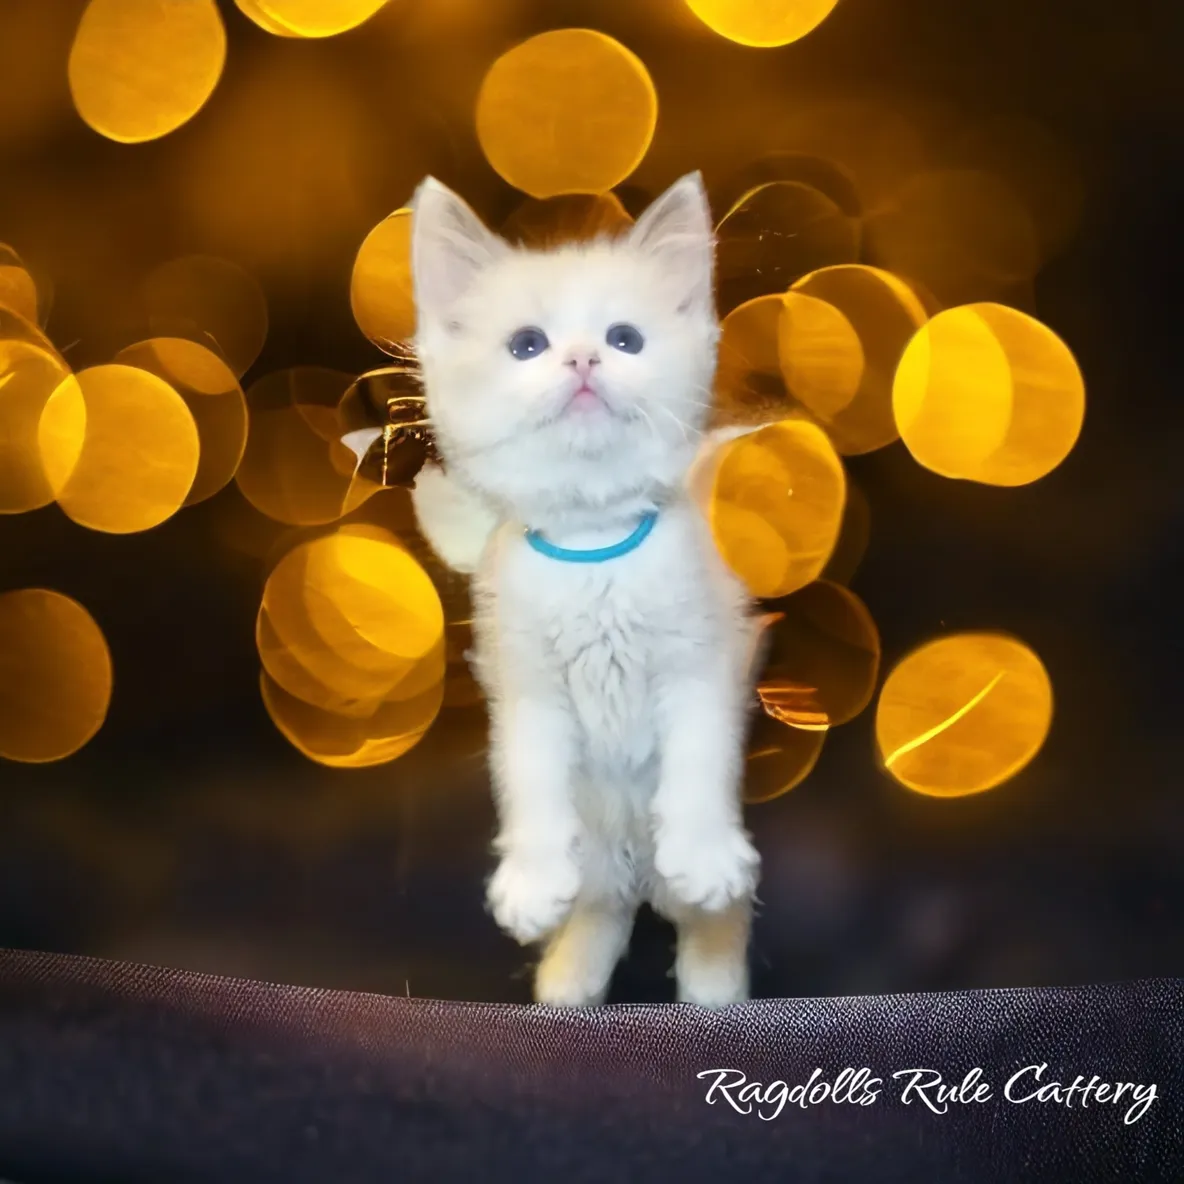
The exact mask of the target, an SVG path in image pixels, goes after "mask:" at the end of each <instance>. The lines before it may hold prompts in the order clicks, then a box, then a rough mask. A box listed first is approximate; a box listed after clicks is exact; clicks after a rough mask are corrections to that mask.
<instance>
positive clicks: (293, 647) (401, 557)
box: [256, 526, 446, 768]
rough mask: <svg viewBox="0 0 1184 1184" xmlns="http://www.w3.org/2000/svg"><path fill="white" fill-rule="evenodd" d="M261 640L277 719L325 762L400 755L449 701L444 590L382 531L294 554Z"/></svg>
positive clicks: (361, 530)
mask: <svg viewBox="0 0 1184 1184" xmlns="http://www.w3.org/2000/svg"><path fill="white" fill-rule="evenodd" d="M256 641H257V644H258V648H259V656H260V659H261V661H262V662H263V667H264V674H263V698H264V703H265V704H266V706H267V709H268V712H269V714H270V715H271V717H272V719H273V721H274V722H275V724H276V726H277V727H278V728H279V729H280V731H281V732H283V734H284V735H285V736H286V737H287V738H288V740H289V741H290V742H291V743H292V744H293V745H295V746H296V747H297V748H298V749H299V750H300V751H301V752H303V753H304V754H305V755H306V756H308V757H309V758H310V759H312V760H316V761H320V762H321V763H322V764H329V765H334V766H337V767H355V768H358V767H362V766H363V765H371V764H381V763H384V762H385V761H389V760H394V759H395V757H397V756H400V755H402V753H403V752H405V751H406V750H407V749H408V748H410V747H411V746H412V745H413V744H414V743H415V742H416V741H418V740H419V739H420V738H421V737H422V735H423V733H424V732H425V731H426V730H427V728H428V726H429V725H430V724H431V722H432V721H433V720H434V719H435V717H436V714H437V713H438V711H439V710H440V706H441V704H442V702H443V697H444V677H445V670H446V645H445V637H444V610H443V607H442V605H441V602H440V597H439V595H438V593H437V592H436V589H435V587H434V585H433V584H432V581H431V579H430V578H429V577H428V576H427V574H426V572H424V570H423V569H422V568H421V567H420V566H419V564H418V563H416V561H415V560H414V558H413V557H412V556H411V555H410V553H409V552H407V551H406V550H405V549H404V548H403V547H402V546H400V545H399V544H398V542H397V541H396V539H395V538H394V536H393V535H391V534H390V533H389V532H387V531H384V530H381V529H379V528H376V527H370V526H353V527H346V528H343V529H342V530H340V531H337V532H335V533H334V534H330V535H326V536H323V537H322V538H319V539H315V540H313V541H312V542H309V543H305V544H302V545H301V546H299V547H297V548H295V549H294V550H292V551H290V552H289V553H288V554H287V555H285V556H284V558H283V559H282V560H281V561H280V562H279V564H277V565H276V568H275V570H274V571H273V572H272V573H271V576H270V577H269V578H268V581H267V585H266V587H265V589H264V593H263V603H262V605H261V606H260V610H259V618H258V622H257V627H256Z"/></svg>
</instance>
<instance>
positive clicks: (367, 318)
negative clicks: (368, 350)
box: [349, 209, 415, 353]
mask: <svg viewBox="0 0 1184 1184" xmlns="http://www.w3.org/2000/svg"><path fill="white" fill-rule="evenodd" d="M411 218H412V214H411V211H410V210H409V209H401V210H396V211H395V212H394V213H393V214H390V215H389V216H388V217H386V218H384V219H383V220H382V221H381V222H379V224H378V225H377V226H376V227H374V229H373V230H372V231H370V233H369V234H368V235H366V238H365V239H364V240H363V242H362V245H361V247H359V248H358V254H357V257H356V258H355V259H354V269H353V274H352V275H351V277H350V283H349V303H350V308H351V309H352V310H353V314H354V320H355V321H357V323H358V328H359V329H361V330H362V332H363V333H364V334H365V335H366V336H367V337H368V338H369V339H370V340H371V341H372V342H373V343H374V344H375V345H377V346H378V348H379V349H382V350H386V351H387V352H388V353H389V352H391V351H392V347H394V346H395V345H397V344H398V343H399V342H401V341H409V340H410V339H411V338H412V337H413V336H414V335H415V295H414V290H413V288H412V284H411Z"/></svg>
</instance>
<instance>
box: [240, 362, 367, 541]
mask: <svg viewBox="0 0 1184 1184" xmlns="http://www.w3.org/2000/svg"><path fill="white" fill-rule="evenodd" d="M353 381H354V380H353V377H352V376H351V375H349V374H343V373H341V372H340V371H337V370H327V369H324V368H323V367H320V366H294V367H292V368H291V369H289V370H279V371H277V372H276V373H274V374H268V375H267V376H266V377H264V378H261V379H259V381H258V382H256V383H254V384H253V385H252V386H251V387H250V388H249V389H248V390H247V393H246V399H247V412H248V416H249V427H248V430H247V446H246V449H245V451H244V452H243V458H242V463H241V464H240V465H239V468H238V472H237V473H236V474H235V481H236V483H237V484H238V487H239V491H240V492H241V493H242V495H243V497H245V498H246V499H247V501H249V502H250V503H251V505H253V506H254V507H255V509H257V510H258V511H259V512H260V513H262V514H266V515H267V516H268V517H269V518H274V519H275V520H276V521H277V522H286V523H287V524H288V525H289V526H323V525H326V524H327V523H330V522H335V521H336V520H337V519H338V518H340V517H341V516H342V515H343V514H347V513H349V512H350V511H351V510H353V509H355V508H356V507H357V506H359V505H361V504H362V502H364V501H365V500H366V499H367V498H368V497H370V496H371V495H372V494H374V493H377V492H378V491H379V489H380V488H381V486H378V485H376V484H374V483H373V482H372V481H368V480H365V479H364V478H358V479H355V478H354V476H353V473H354V469H355V467H356V463H355V460H354V458H353V457H352V456H351V455H350V453H349V449H348V448H346V447H345V446H344V445H343V444H341V442H340V435H339V432H338V429H337V415H336V409H337V405H338V403H340V402H341V400H342V398H343V397H344V396H345V394H346V392H347V391H348V390H349V388H350V386H351V385H352V384H353Z"/></svg>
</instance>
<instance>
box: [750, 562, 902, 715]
mask: <svg viewBox="0 0 1184 1184" xmlns="http://www.w3.org/2000/svg"><path fill="white" fill-rule="evenodd" d="M763 607H764V608H766V609H767V610H768V611H769V612H770V613H772V614H774V615H775V616H776V619H775V620H774V621H772V622H771V623H770V625H769V627H768V637H767V640H768V646H769V648H768V651H767V653H766V657H765V663H764V667H763V669H762V671H761V674H760V678H759V680H758V683H757V693H758V694H759V696H760V700H761V704H762V706H763V707H764V710H765V713H766V714H767V715H769V716H771V717H772V718H773V719H776V720H778V721H780V722H781V723H783V724H787V725H789V726H790V727H794V728H805V729H806V730H808V731H826V730H827V729H828V728H834V727H838V726H839V725H840V724H845V723H848V722H850V721H851V720H853V719H854V718H855V717H856V716H857V715H858V714H859V713H860V712H861V711H862V710H863V709H864V708H865V707H866V706H867V705H868V703H870V702H871V698H872V692H873V691H874V690H875V686H876V676H877V675H878V673H879V669H880V635H879V632H878V630H877V629H876V623H875V621H873V620H872V616H871V613H869V612H868V611H867V607H866V605H864V603H863V601H862V600H860V599H859V597H858V596H856V595H855V593H854V592H851V591H849V590H848V589H846V588H844V587H842V586H840V585H839V584H836V583H832V582H830V581H828V580H815V581H814V583H812V584H808V585H807V586H806V587H805V588H801V589H799V590H798V591H797V592H794V593H793V594H792V595H791V596H787V597H784V598H783V599H781V600H777V601H773V602H772V603H768V604H765V605H764V606H763Z"/></svg>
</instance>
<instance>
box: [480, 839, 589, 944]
mask: <svg viewBox="0 0 1184 1184" xmlns="http://www.w3.org/2000/svg"><path fill="white" fill-rule="evenodd" d="M579 890H580V872H579V868H578V867H577V866H576V863H575V860H574V859H572V858H571V856H570V855H568V854H567V853H565V852H562V851H560V852H538V851H509V852H507V853H506V855H505V856H503V858H502V861H501V863H500V864H499V865H498V869H497V871H496V872H494V873H493V879H491V880H490V881H489V891H488V892H487V894H486V900H487V901H488V903H489V908H490V910H491V911H492V913H493V917H494V920H495V921H497V923H498V925H499V926H501V928H502V929H503V930H505V932H506V933H508V934H509V935H510V936H511V937H512V938H514V939H515V940H517V941H519V942H521V943H522V944H523V945H526V944H528V943H529V942H533V941H538V940H539V939H540V938H542V937H546V935H547V934H548V933H550V932H552V931H553V930H554V929H557V928H558V927H559V925H560V923H561V922H562V921H563V919H564V918H565V917H566V916H567V914H568V912H569V911H570V910H571V906H572V902H573V901H574V900H575V898H576V893H577V892H578V891H579Z"/></svg>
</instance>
